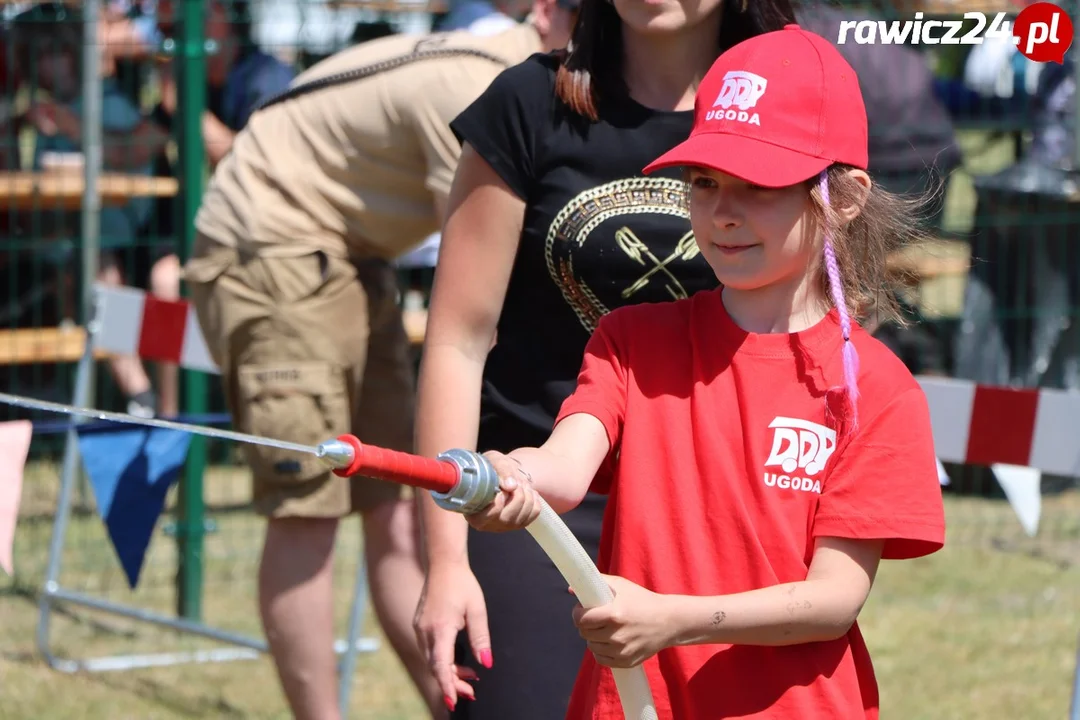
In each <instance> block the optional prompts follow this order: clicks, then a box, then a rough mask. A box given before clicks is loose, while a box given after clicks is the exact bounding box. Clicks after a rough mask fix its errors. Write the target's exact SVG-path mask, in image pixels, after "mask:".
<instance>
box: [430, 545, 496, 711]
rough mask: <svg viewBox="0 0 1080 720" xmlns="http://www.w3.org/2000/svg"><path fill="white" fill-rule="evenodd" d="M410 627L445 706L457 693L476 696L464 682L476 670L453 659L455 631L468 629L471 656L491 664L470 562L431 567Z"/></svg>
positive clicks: (479, 593) (488, 637)
mask: <svg viewBox="0 0 1080 720" xmlns="http://www.w3.org/2000/svg"><path fill="white" fill-rule="evenodd" d="M413 629H414V630H415V631H416V637H417V640H418V642H419V643H420V648H421V650H422V651H423V652H424V654H425V656H426V657H427V661H428V667H430V668H431V674H432V675H433V676H434V677H435V680H436V681H437V682H438V683H439V689H440V690H442V693H443V697H444V699H445V702H446V705H447V707H448V708H450V709H451V710H453V707H454V705H456V704H457V701H458V698H459V697H461V696H464V697H466V698H469V699H470V700H475V699H476V694H475V691H474V690H473V688H472V686H471V685H470V684H469V682H468V681H470V680H475V679H476V672H475V671H474V670H473V669H472V668H469V667H466V666H463V665H457V664H455V663H454V643H455V641H456V640H457V636H458V633H459V632H460V631H461V630H463V629H464V630H467V631H468V635H469V644H470V646H471V647H472V652H473V656H474V657H476V659H477V660H479V661H480V664H481V665H483V666H484V667H486V668H490V667H491V664H492V660H491V635H490V633H489V631H488V622H487V606H486V605H485V604H484V593H483V591H482V590H481V589H480V583H479V582H477V580H476V576H475V575H473V572H472V570H471V569H470V568H469V566H468V563H464V562H463V563H449V562H447V563H439V564H435V565H432V566H430V567H429V569H428V572H427V575H426V576H425V578H424V589H423V592H422V593H421V594H420V603H419V605H417V607H416V616H415V618H414V619H413Z"/></svg>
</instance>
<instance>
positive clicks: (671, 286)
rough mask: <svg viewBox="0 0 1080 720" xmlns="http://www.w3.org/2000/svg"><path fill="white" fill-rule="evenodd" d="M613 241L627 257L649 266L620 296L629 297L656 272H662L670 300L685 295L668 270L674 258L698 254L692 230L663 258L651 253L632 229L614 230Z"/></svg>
mask: <svg viewBox="0 0 1080 720" xmlns="http://www.w3.org/2000/svg"><path fill="white" fill-rule="evenodd" d="M615 242H616V243H617V244H618V245H619V249H620V250H622V251H623V252H624V253H626V254H627V255H628V256H629V257H631V258H633V259H634V260H636V261H637V262H639V263H641V264H642V265H646V266H649V265H651V267H650V268H649V269H648V270H647V271H646V272H645V274H644V275H642V276H641V277H639V278H638V279H637V280H635V281H634V284H633V285H631V286H630V287H628V288H626V289H625V290H623V291H622V296H623V297H624V298H627V299H629V298H630V296H631V295H633V294H634V293H636V292H637V291H638V290H641V289H642V288H644V287H645V286H646V285H648V284H649V281H650V280H651V279H652V277H653V275H656V274H657V273H662V274H663V276H664V277H663V279H664V281H665V284H664V289H665V290H667V291H668V293H669V294H670V295H671V299H672V300H678V299H680V298H684V297H687V294H686V289H685V288H684V287H683V286H682V283H681V282H679V279H678V278H676V277H675V276H674V275H672V274H671V271H670V270H668V267H667V266H668V265H670V264H671V263H672V262H674V261H675V260H682V261H684V262H685V261H687V260H693V259H694V258H695V257H697V256H698V253H699V252H701V250H700V249H699V248H698V246H697V242H696V241H695V240H694V233H693V231H691V232H688V233H686V234H685V235H683V236H682V239H681V240H679V244H678V245H677V246H676V247H675V249H674V250H673V251H672V252H671V254H669V255H668V256H667V257H666V258H664V259H663V260H661V259H659V258H658V257H656V256H655V255H653V253H652V250H650V249H649V246H648V245H646V244H645V243H644V242H642V241H641V240H640V239H639V238H638V236H637V235H635V234H634V231H633V230H631V229H630V228H628V227H623V228H619V229H618V230H616V231H615Z"/></svg>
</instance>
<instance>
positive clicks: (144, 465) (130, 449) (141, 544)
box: [76, 424, 191, 589]
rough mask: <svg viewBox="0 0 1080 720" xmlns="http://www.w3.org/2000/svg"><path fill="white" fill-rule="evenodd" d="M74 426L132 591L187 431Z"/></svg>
mask: <svg viewBox="0 0 1080 720" xmlns="http://www.w3.org/2000/svg"><path fill="white" fill-rule="evenodd" d="M76 429H77V433H78V436H79V452H80V453H81V455H82V458H83V465H84V467H85V468H86V474H87V475H88V476H89V478H90V485H91V487H92V488H93V490H94V498H95V499H96V500H97V507H98V514H99V515H100V516H101V519H102V520H103V521H104V522H105V527H106V529H107V530H108V532H109V539H110V540H111V541H112V544H113V548H115V550H116V554H117V557H118V558H119V559H120V564H121V566H123V568H124V573H125V574H126V575H127V579H128V585H129V586H130V587H131V588H132V589H134V588H135V586H136V585H138V583H139V573H140V572H141V571H142V566H143V560H144V559H145V558H146V549H147V547H148V546H149V544H150V538H151V537H152V536H153V533H154V528H155V527H156V525H157V521H158V518H159V517H160V516H161V511H162V509H163V508H164V506H165V496H166V494H167V493H168V492H169V488H170V487H171V486H172V484H173V482H174V481H175V480H176V477H177V475H178V474H179V472H180V468H181V467H183V465H184V460H185V459H186V458H187V453H188V446H189V445H190V444H191V435H189V434H188V433H185V432H181V431H179V430H172V429H168V428H147V427H132V426H128V425H119V424H117V425H111V424H110V425H106V426H104V427H102V426H98V427H94V428H85V429H84V428H80V427H79V426H76Z"/></svg>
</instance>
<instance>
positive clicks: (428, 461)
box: [334, 435, 458, 493]
mask: <svg viewBox="0 0 1080 720" xmlns="http://www.w3.org/2000/svg"><path fill="white" fill-rule="evenodd" d="M337 439H338V440H340V441H341V442H343V443H345V444H347V445H348V446H349V447H351V448H352V449H353V461H352V462H351V463H349V466H348V467H345V468H339V469H337V470H334V474H335V475H339V476H341V477H351V476H353V475H367V476H368V477H374V478H379V479H380V480H389V481H391V482H396V483H401V484H402V485H411V486H412V487H418V488H424V489H425V490H434V491H435V492H440V493H448V492H450V491H451V490H453V489H454V486H455V485H457V484H458V468H457V465H454V464H453V463H451V462H447V461H444V460H436V459H434V458H428V457H423V456H421V455H413V454H412V453H405V452H401V451H399V450H387V449H386V448H381V447H376V446H374V445H365V444H364V443H362V442H360V439H359V438H357V437H356V436H354V435H339V436H338V438H337Z"/></svg>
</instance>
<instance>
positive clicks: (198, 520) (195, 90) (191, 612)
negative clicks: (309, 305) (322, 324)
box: [176, 0, 207, 621]
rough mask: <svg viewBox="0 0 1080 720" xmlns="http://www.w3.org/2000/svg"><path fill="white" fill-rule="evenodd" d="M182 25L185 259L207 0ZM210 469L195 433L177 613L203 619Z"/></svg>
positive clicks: (189, 399) (199, 398)
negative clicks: (205, 479) (205, 499)
mask: <svg viewBox="0 0 1080 720" xmlns="http://www.w3.org/2000/svg"><path fill="white" fill-rule="evenodd" d="M180 7H181V16H180V18H179V21H180V22H179V23H177V27H178V28H179V30H180V37H179V38H178V42H177V46H176V52H177V56H178V57H177V62H176V71H177V78H176V79H177V100H178V103H177V104H178V106H179V115H180V118H179V119H180V131H179V137H178V138H177V141H178V148H179V156H180V206H181V208H182V210H181V213H182V218H181V223H180V226H179V227H180V232H181V233H182V235H181V237H182V239H183V243H182V248H183V250H182V258H183V259H185V260H186V259H187V258H188V257H190V256H191V251H192V246H193V244H194V242H195V213H196V212H197V211H198V209H199V203H200V202H201V200H202V190H203V168H204V160H203V158H204V152H203V137H202V115H203V110H204V108H205V107H206V58H205V54H204V53H205V44H204V24H203V23H204V13H205V2H204V0H183V3H182V5H181V6H180ZM183 375H184V383H183V387H184V406H185V408H186V410H187V412H189V413H203V412H206V393H207V382H206V375H205V374H203V373H197V372H191V371H184V373H183ZM205 468H206V441H205V438H201V437H193V438H192V439H191V448H190V450H188V457H187V464H186V466H185V467H184V476H183V478H182V479H181V480H180V487H179V517H178V518H177V527H176V540H177V544H178V547H177V550H178V553H177V557H178V558H179V563H178V567H177V578H176V591H177V592H176V602H177V608H176V612H177V614H178V615H179V616H180V617H183V618H186V619H189V620H196V621H197V620H200V619H201V618H202V586H203V534H204V514H205V510H204V507H203V471H204V470H205Z"/></svg>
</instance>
